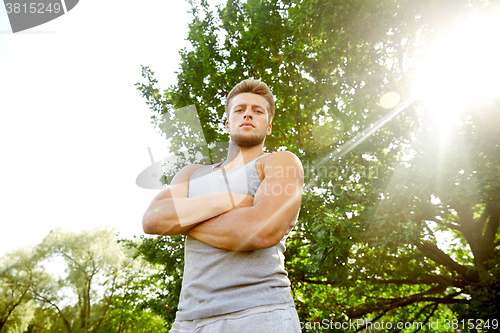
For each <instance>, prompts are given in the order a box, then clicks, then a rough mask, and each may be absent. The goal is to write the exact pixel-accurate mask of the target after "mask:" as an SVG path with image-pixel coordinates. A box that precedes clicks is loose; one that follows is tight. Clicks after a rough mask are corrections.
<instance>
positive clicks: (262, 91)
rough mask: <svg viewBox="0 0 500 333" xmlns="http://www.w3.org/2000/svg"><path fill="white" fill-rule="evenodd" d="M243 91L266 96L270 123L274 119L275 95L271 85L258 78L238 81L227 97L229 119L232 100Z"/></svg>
mask: <svg viewBox="0 0 500 333" xmlns="http://www.w3.org/2000/svg"><path fill="white" fill-rule="evenodd" d="M242 93H251V94H256V95H260V96H262V97H264V98H265V99H266V101H267V103H268V104H269V105H268V107H267V113H268V117H269V123H271V121H272V120H273V117H274V109H275V105H274V97H273V94H272V93H271V90H269V87H268V86H267V84H265V83H264V82H262V81H258V80H252V79H247V80H243V81H241V82H240V83H238V84H237V85H236V86H234V88H233V89H232V90H231V92H230V93H229V94H228V95H227V98H226V117H227V118H228V119H229V111H230V108H231V101H232V100H233V98H234V97H236V96H237V95H239V94H242Z"/></svg>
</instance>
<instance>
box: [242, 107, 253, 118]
mask: <svg viewBox="0 0 500 333" xmlns="http://www.w3.org/2000/svg"><path fill="white" fill-rule="evenodd" d="M243 118H250V119H252V110H250V109H246V110H245V113H244V114H243Z"/></svg>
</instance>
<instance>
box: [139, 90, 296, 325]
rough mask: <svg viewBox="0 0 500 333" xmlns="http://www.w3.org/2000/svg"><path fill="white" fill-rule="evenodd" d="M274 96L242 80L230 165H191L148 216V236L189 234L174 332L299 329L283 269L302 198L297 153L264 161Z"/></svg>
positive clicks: (234, 100) (235, 97)
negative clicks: (286, 246) (289, 236)
mask: <svg viewBox="0 0 500 333" xmlns="http://www.w3.org/2000/svg"><path fill="white" fill-rule="evenodd" d="M274 109H275V105H274V98H273V95H272V94H271V92H270V90H269V88H268V87H267V85H266V84H265V83H263V82H261V81H256V80H244V81H242V82H240V83H239V84H238V85H236V86H235V87H234V88H233V90H232V91H231V92H230V93H229V95H228V97H227V100H226V115H227V118H228V120H227V121H226V130H227V132H228V133H229V135H230V137H231V141H230V144H229V150H228V154H227V159H226V160H225V161H224V162H221V163H219V164H217V165H211V166H204V165H196V164H195V165H188V166H186V167H185V168H183V169H182V170H181V171H179V172H178V173H177V175H176V176H175V177H174V179H173V180H172V183H171V184H170V186H169V188H168V189H166V190H164V191H162V192H161V193H160V194H158V195H157V196H156V197H155V198H154V199H153V201H152V202H151V204H150V206H149V208H148V209H147V211H146V213H145V214H144V218H143V228H144V232H145V233H148V234H157V235H177V234H184V235H186V236H187V237H186V243H185V266H184V278H183V282H182V291H181V296H180V301H179V306H178V312H177V315H176V320H175V323H174V324H173V326H172V330H171V331H170V332H172V333H173V332H175V333H180V332H183V333H184V332H197V333H204V332H223V333H232V332H235V333H245V332H251V333H255V332H259V333H265V332H272V333H281V332H282V333H285V332H286V333H289V332H300V324H299V319H298V317H297V313H296V311H295V307H294V303H293V298H292V296H291V293H290V281H289V280H288V277H287V272H286V271H285V268H284V256H283V251H284V250H285V245H284V243H285V239H286V236H287V235H288V232H289V230H290V228H291V227H293V226H294V225H295V220H296V218H297V216H298V211H299V208H300V204H301V200H302V185H303V169H302V164H301V163H300V160H299V159H298V158H297V157H296V156H295V155H294V154H292V153H290V152H286V151H282V152H276V153H272V154H263V147H264V141H265V138H266V136H267V135H269V134H270V133H271V128H272V125H271V122H272V119H273V116H274Z"/></svg>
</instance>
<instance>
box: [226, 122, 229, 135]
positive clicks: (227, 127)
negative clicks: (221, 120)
mask: <svg viewBox="0 0 500 333" xmlns="http://www.w3.org/2000/svg"><path fill="white" fill-rule="evenodd" d="M226 132H228V133H229V120H226Z"/></svg>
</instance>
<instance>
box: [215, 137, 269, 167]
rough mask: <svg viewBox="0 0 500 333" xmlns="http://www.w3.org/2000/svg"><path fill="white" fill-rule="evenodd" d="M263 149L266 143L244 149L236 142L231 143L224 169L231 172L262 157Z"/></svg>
mask: <svg viewBox="0 0 500 333" xmlns="http://www.w3.org/2000/svg"><path fill="white" fill-rule="evenodd" d="M263 149H264V142H262V144H260V145H257V146H254V147H250V148H242V147H239V146H238V145H237V144H235V143H234V142H232V141H230V142H229V149H228V151H227V158H226V161H225V162H224V163H223V166H224V168H226V169H230V170H231V169H234V168H236V167H239V166H241V165H244V164H246V163H248V162H250V161H252V160H254V159H256V158H257V157H259V156H260V155H262V154H263V152H262V150H263Z"/></svg>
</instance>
